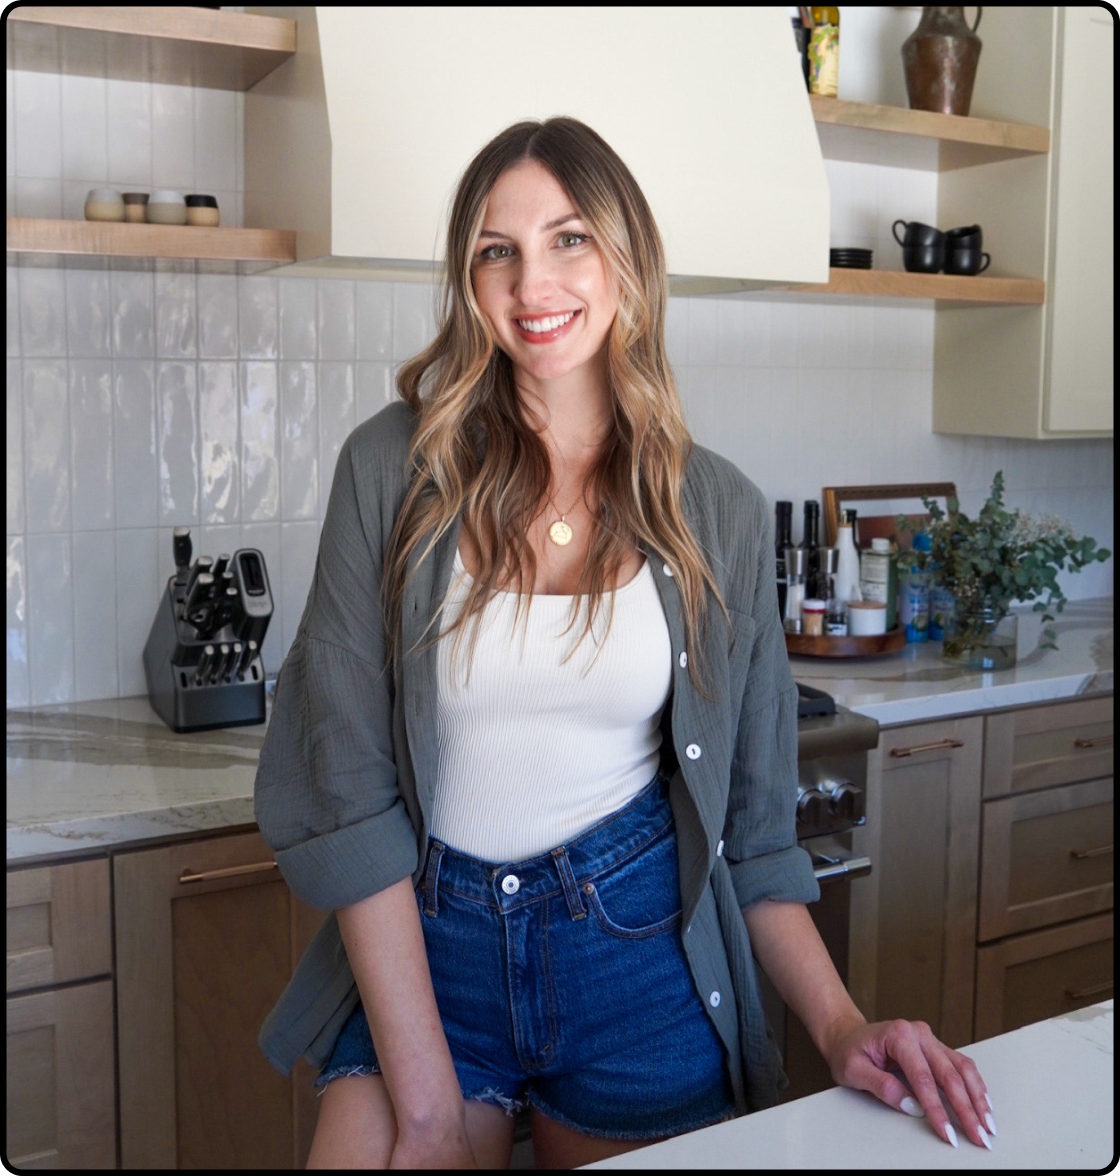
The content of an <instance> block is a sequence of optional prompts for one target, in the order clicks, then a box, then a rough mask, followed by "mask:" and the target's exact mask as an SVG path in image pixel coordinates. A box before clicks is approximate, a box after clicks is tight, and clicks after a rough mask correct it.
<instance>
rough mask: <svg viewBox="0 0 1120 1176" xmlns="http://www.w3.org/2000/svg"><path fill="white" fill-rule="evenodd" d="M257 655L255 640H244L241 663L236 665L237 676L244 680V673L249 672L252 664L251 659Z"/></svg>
mask: <svg viewBox="0 0 1120 1176" xmlns="http://www.w3.org/2000/svg"><path fill="white" fill-rule="evenodd" d="M256 656H257V643H256V642H255V641H246V642H245V650H244V652H243V653H242V655H241V664H240V665H239V666H238V667H237V676H238V677H239V678H240V679H241V680H242V681H244V680H245V675H246V674H247V673H248V672H249V667H250V666H251V665H252V664H253V659H254V658H255V657H256Z"/></svg>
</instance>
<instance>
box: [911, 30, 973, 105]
mask: <svg viewBox="0 0 1120 1176" xmlns="http://www.w3.org/2000/svg"><path fill="white" fill-rule="evenodd" d="M983 11H984V10H983V8H977V9H976V24H974V25H973V26H972V27H971V28H969V25H968V21H967V20H965V17H964V9H963V8H923V9H922V19H921V20H920V21H919V22H918V27H917V28H916V29H915V30H914V31H913V32H912V33H911V34H910V36H909V37H907V38H906V40H905V41H903V43H902V64H903V67H904V68H905V70H906V92H907V93H908V94H909V96H910V109H911V110H935V111H938V112H939V113H941V114H961V115H964V114H968V107H969V104H970V103H971V102H972V83H973V82H974V81H975V80H976V65H977V62H979V60H980V47H981V42H980V38H979V37H978V36H977V35H976V32H975V30H976V29H977V28H978V27H979V25H980V15H981V13H982V12H983Z"/></svg>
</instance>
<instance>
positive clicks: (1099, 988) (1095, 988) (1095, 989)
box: [1065, 980, 1112, 1000]
mask: <svg viewBox="0 0 1120 1176" xmlns="http://www.w3.org/2000/svg"><path fill="white" fill-rule="evenodd" d="M1111 991H1112V981H1111V980H1106V981H1105V982H1104V983H1103V984H1093V985H1091V986H1090V987H1089V988H1082V989H1081V990H1080V991H1079V992H1071V991H1070V990H1069V989H1068V988H1067V989H1066V990H1065V992H1066V996H1067V997H1069V999H1070V1000H1084V999H1085V998H1086V997H1087V996H1100V995H1101V993H1102V992H1111Z"/></svg>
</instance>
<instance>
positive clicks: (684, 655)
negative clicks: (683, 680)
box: [677, 653, 688, 670]
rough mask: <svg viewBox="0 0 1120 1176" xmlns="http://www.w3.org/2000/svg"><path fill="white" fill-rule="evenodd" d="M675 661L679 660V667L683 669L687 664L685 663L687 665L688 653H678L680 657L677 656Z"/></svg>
mask: <svg viewBox="0 0 1120 1176" xmlns="http://www.w3.org/2000/svg"><path fill="white" fill-rule="evenodd" d="M677 661H679V662H680V665H681V669H682V670H683V669H684V668H685V666H687V665H688V654H687V653H682V654H681V655H680V657H679V658H677Z"/></svg>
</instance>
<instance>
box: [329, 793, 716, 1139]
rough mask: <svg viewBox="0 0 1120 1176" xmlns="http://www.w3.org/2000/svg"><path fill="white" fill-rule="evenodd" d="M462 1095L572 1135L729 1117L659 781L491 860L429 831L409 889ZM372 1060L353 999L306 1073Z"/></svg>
mask: <svg viewBox="0 0 1120 1176" xmlns="http://www.w3.org/2000/svg"><path fill="white" fill-rule="evenodd" d="M416 899H417V904H418V906H419V909H420V921H421V924H422V926H423V929H424V942H425V945H426V947H427V953H428V962H429V965H430V968H431V973H432V984H433V986H434V989H435V995H436V1003H437V1005H438V1007H439V1012H440V1018H441V1020H442V1022H443V1028H444V1031H445V1033H446V1035H447V1042H448V1045H449V1046H450V1049H451V1057H452V1060H453V1061H454V1064H455V1071H456V1074H457V1075H458V1078H459V1085H460V1088H461V1089H462V1092H463V1097H464V1098H465V1099H479V1100H482V1101H484V1102H490V1103H494V1104H496V1105H498V1106H501V1107H503V1108H504V1109H505V1110H506V1111H507V1113H509V1114H511V1115H512V1114H515V1113H516V1112H518V1111H520V1110H521V1109H522V1108H523V1107H524V1106H525V1105H526V1104H532V1105H533V1106H535V1107H537V1108H538V1109H539V1110H540V1111H541V1112H543V1113H544V1114H545V1115H547V1116H548V1117H549V1118H551V1119H555V1120H557V1121H558V1122H560V1123H563V1124H565V1125H566V1126H568V1127H572V1128H574V1129H575V1130H577V1131H580V1132H583V1133H584V1134H587V1135H595V1136H601V1137H604V1138H610V1139H628V1140H640V1139H654V1138H658V1137H660V1136H669V1135H679V1134H681V1133H682V1132H685V1131H692V1130H695V1129H697V1128H699V1127H705V1126H708V1125H709V1124H711V1123H717V1122H721V1121H723V1120H724V1119H729V1118H731V1117H733V1115H734V1114H735V1104H734V1096H733V1094H732V1090H731V1083H730V1080H729V1078H728V1075H727V1067H726V1061H725V1053H724V1049H723V1046H722V1044H721V1042H720V1040H719V1037H718V1036H717V1034H716V1031H715V1029H714V1028H713V1026H712V1024H711V1022H710V1020H709V1019H708V1015H707V1013H706V1012H705V1009H704V1005H703V1003H702V1001H701V999H700V997H699V995H698V994H697V991H696V987H695V985H694V984H693V981H692V976H691V973H690V972H689V967H688V962H687V960H686V958H685V955H684V950H683V948H682V946H681V935H680V921H681V898H680V885H679V882H678V877H677V839H676V832H675V829H674V826H673V815H672V811H671V809H670V807H669V799H668V787H667V785H666V784H665V782H664V780H663V779H662V778H661V777H658V778H657V779H655V780H654V781H653V782H652V783H651V784H649V785H648V786H647V787H646V788H645V789H644V790H643V791H642V792H641V793H639V795H638V796H637V797H635V798H634V800H632V801H631V802H630V803H629V804H627V805H626V806H625V807H624V808H621V809H619V810H618V812H615V813H612V814H611V815H610V816H608V817H606V818H604V819H603V820H602V821H600V822H599V823H598V824H596V825H593V826H592V827H591V828H590V829H588V830H587V831H586V832H585V833H582V834H581V835H580V836H579V837H577V838H575V839H574V840H573V841H571V842H569V843H567V844H566V845H562V846H559V847H557V848H556V849H554V850H552V851H551V852H549V853H544V854H541V855H540V856H539V857H534V858H529V859H527V860H525V861H521V862H514V863H509V864H502V865H496V864H495V863H493V862H484V861H481V860H479V859H478V858H473V857H469V856H467V855H466V854H462V853H458V852H457V851H455V850H453V849H450V848H449V847H448V846H446V845H442V844H440V843H439V842H437V841H432V842H431V843H430V846H429V851H428V857H427V861H426V864H425V870H424V874H423V876H422V878H421V881H420V884H419V885H418V886H417V888H416ZM378 1072H379V1066H378V1063H377V1057H376V1054H375V1053H374V1048H373V1042H372V1040H371V1037H370V1031H369V1025H368V1023H367V1021H366V1017H365V1013H364V1012H363V1010H362V1007H361V1005H360V1004H359V1005H358V1007H357V1008H356V1009H355V1010H354V1012H353V1014H352V1015H351V1016H350V1018H349V1019H348V1020H347V1022H346V1023H345V1025H344V1026H343V1028H342V1031H341V1033H340V1034H339V1037H338V1040H337V1042H336V1044H335V1047H334V1052H333V1053H332V1055H331V1057H330V1058H329V1060H328V1061H327V1064H326V1065H325V1066H324V1067H323V1069H322V1071H321V1072H320V1074H319V1077H318V1078H317V1079H316V1083H315V1084H316V1085H317V1086H325V1085H326V1084H327V1083H328V1082H330V1081H332V1080H333V1079H334V1078H340V1077H343V1076H348V1075H352V1074H375V1073H378Z"/></svg>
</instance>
